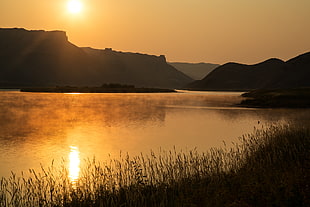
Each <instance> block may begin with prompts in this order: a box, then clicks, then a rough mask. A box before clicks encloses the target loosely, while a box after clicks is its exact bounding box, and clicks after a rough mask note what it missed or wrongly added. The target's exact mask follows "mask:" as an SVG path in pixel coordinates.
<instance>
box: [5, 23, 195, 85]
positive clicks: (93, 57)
mask: <svg viewBox="0 0 310 207" xmlns="http://www.w3.org/2000/svg"><path fill="white" fill-rule="evenodd" d="M192 81H193V79H191V78H190V77H188V76H187V75H185V74H183V73H182V72H180V71H178V70H176V69H175V68H174V67H173V66H171V65H169V64H167V62H166V58H165V56H164V55H160V56H155V55H147V54H139V53H128V52H118V51H114V50H112V48H106V49H103V50H100V49H93V48H80V47H77V46H76V45H74V44H72V43H70V42H69V41H68V37H67V35H66V33H65V32H64V31H44V30H26V29H22V28H0V87H6V88H7V87H36V86H56V85H73V86H97V85H100V84H102V83H120V84H132V85H136V86H137V87H157V88H180V87H182V86H184V85H186V84H188V83H190V82H192Z"/></svg>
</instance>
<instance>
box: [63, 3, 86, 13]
mask: <svg viewBox="0 0 310 207" xmlns="http://www.w3.org/2000/svg"><path fill="white" fill-rule="evenodd" d="M67 8H68V11H69V12H70V13H72V14H77V13H80V12H81V11H82V9H83V4H82V2H81V1H79V0H70V1H68V4H67Z"/></svg>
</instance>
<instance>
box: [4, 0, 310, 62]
mask: <svg viewBox="0 0 310 207" xmlns="http://www.w3.org/2000/svg"><path fill="white" fill-rule="evenodd" d="M79 1H80V2H81V4H82V7H81V11H80V12H77V13H72V12H70V10H69V9H68V8H67V4H68V0H22V1H21V0H1V1H0V27H3V28H8V27H9V28H10V27H19V28H25V29H29V30H37V29H38V30H48V31H50V30H64V31H66V32H67V36H68V38H69V41H70V42H72V43H74V44H75V45H77V46H89V47H93V48H98V49H103V48H113V49H114V50H117V51H124V52H140V53H146V54H152V55H165V56H166V58H167V60H168V61H170V62H192V63H195V62H209V63H217V64H224V63H226V62H239V63H245V64H255V63H258V62H261V61H263V60H266V59H268V58H272V57H275V58H280V59H283V60H288V59H290V58H292V57H295V56H297V55H299V54H302V53H305V52H309V51H310V12H309V11H310V0H79Z"/></svg>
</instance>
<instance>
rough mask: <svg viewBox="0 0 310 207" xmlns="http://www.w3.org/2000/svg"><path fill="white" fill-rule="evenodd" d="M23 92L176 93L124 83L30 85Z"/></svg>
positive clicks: (170, 90)
mask: <svg viewBox="0 0 310 207" xmlns="http://www.w3.org/2000/svg"><path fill="white" fill-rule="evenodd" d="M20 91H21V92H37V93H38V92H39V93H176V91H175V90H173V89H162V88H136V87H134V86H123V85H115V86H114V85H113V86H109V85H105V86H101V87H74V86H56V87H31V88H30V87H29V88H21V89H20Z"/></svg>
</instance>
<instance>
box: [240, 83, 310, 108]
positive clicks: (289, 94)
mask: <svg viewBox="0 0 310 207" xmlns="http://www.w3.org/2000/svg"><path fill="white" fill-rule="evenodd" d="M242 97H245V98H246V99H244V100H243V101H241V103H240V104H238V106H241V107H251V108H310V88H291V89H258V90H253V91H250V92H247V93H243V94H242Z"/></svg>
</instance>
